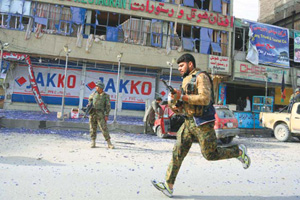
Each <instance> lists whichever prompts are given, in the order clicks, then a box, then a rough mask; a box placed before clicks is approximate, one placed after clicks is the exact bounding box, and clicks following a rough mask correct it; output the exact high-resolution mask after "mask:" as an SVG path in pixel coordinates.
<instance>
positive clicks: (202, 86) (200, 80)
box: [188, 73, 212, 106]
mask: <svg viewBox="0 0 300 200" xmlns="http://www.w3.org/2000/svg"><path fill="white" fill-rule="evenodd" d="M196 84H197V89H198V94H193V95H189V101H188V103H189V104H190V105H203V106H206V105H208V104H209V102H210V99H211V87H212V85H211V83H210V80H209V78H208V76H207V75H206V74H205V73H201V74H199V75H198V77H197V80H196Z"/></svg>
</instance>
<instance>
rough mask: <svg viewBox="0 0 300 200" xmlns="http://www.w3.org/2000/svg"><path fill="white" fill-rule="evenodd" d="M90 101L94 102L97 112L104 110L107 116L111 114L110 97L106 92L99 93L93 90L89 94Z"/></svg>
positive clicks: (94, 108)
mask: <svg viewBox="0 0 300 200" xmlns="http://www.w3.org/2000/svg"><path fill="white" fill-rule="evenodd" d="M89 102H93V110H96V112H103V113H104V115H105V116H108V115H109V112H110V109H111V108H110V97H109V95H108V94H106V93H105V92H102V93H101V94H99V93H98V92H93V93H92V94H91V95H90V96H89Z"/></svg>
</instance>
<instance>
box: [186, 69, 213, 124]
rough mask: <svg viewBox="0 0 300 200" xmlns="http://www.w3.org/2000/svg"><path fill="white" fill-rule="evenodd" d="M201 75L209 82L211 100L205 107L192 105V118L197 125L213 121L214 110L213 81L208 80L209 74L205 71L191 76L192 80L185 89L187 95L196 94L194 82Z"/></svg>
mask: <svg viewBox="0 0 300 200" xmlns="http://www.w3.org/2000/svg"><path fill="white" fill-rule="evenodd" d="M201 73H204V74H205V75H206V76H207V77H208V78H209V81H210V84H211V99H210V102H209V104H208V105H207V106H203V105H194V109H195V114H194V118H195V121H197V122H196V123H197V124H198V125H202V124H204V123H207V122H210V121H214V120H215V113H216V111H215V108H214V106H213V105H214V91H213V81H212V79H211V78H210V76H209V74H208V73H207V72H206V71H198V72H197V73H196V74H194V75H192V79H191V81H190V83H189V85H188V87H187V94H197V93H198V90H197V85H196V80H197V76H198V75H199V74H201Z"/></svg>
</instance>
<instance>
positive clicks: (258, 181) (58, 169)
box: [0, 128, 300, 200]
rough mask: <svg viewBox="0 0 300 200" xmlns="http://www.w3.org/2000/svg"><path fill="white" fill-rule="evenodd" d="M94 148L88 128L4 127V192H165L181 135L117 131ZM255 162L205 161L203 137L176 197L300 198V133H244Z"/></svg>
mask: <svg viewBox="0 0 300 200" xmlns="http://www.w3.org/2000/svg"><path fill="white" fill-rule="evenodd" d="M111 137H112V142H113V144H114V145H115V146H116V149H113V150H111V149H108V148H107V145H106V142H105V141H104V139H103V136H102V135H101V134H98V138H97V148H95V149H91V148H90V140H89V135H88V131H57V130H43V131H42V130H26V129H23V130H22V131H20V130H19V129H3V128H2V129H0V141H1V145H0V190H1V192H0V199H80V200H81V199H166V198H167V197H165V196H164V195H163V194H162V193H161V192H159V191H157V190H156V189H155V188H154V187H153V186H152V185H151V183H150V180H152V179H157V180H163V179H164V176H165V172H166V170H167V166H168V164H169V161H170V159H171V155H172V148H173V145H174V143H175V141H176V140H174V139H159V138H157V137H156V136H153V135H144V134H130V133H116V132H113V133H111ZM233 143H234V144H237V143H244V144H245V145H247V146H248V152H249V155H250V156H251V159H252V165H251V167H250V168H249V169H248V170H244V169H243V168H242V165H241V163H240V162H239V161H238V160H236V159H229V160H222V161H213V162H210V161H206V160H205V159H204V158H203V157H202V155H201V153H200V148H199V145H198V144H197V143H194V144H193V146H192V148H191V150H190V152H189V154H188V156H187V157H186V158H185V160H184V162H183V165H182V167H181V170H180V172H179V175H178V177H177V181H176V184H175V190H174V198H175V199H209V200H213V199H221V200H225V199H226V200H227V199H228V200H229V199H233V200H239V199H251V200H252V199H253V200H256V199H272V200H273V199H278V200H281V199H299V198H300V197H299V195H300V188H299V187H300V186H299V184H300V175H299V174H300V173H298V171H299V166H300V163H299V162H300V161H299V153H300V150H299V143H300V142H299V141H298V140H297V139H294V140H293V141H292V142H289V143H281V142H278V141H277V140H275V139H274V138H257V137H252V138H244V137H239V138H235V139H234V140H233Z"/></svg>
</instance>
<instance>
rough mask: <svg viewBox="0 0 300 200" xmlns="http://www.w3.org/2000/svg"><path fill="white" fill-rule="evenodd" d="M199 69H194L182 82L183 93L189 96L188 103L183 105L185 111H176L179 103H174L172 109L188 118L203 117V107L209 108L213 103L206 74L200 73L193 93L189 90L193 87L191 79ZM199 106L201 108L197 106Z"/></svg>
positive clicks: (210, 86)
mask: <svg viewBox="0 0 300 200" xmlns="http://www.w3.org/2000/svg"><path fill="white" fill-rule="evenodd" d="M198 71H199V69H194V70H193V71H191V72H190V74H189V75H188V76H186V77H185V78H184V79H183V81H182V86H181V87H182V92H183V94H186V95H188V96H189V100H188V102H185V101H184V103H183V110H179V111H176V106H175V104H176V103H177V102H172V105H171V108H172V110H173V111H175V112H176V113H183V114H185V115H186V116H188V117H192V116H195V115H196V116H201V115H202V113H203V107H202V106H207V105H209V103H210V102H211V100H212V99H211V95H212V94H211V88H212V85H211V83H210V80H209V77H208V76H207V75H206V74H205V73H200V74H199V75H198V76H197V77H196V82H195V83H194V86H193V91H192V90H191V89H190V88H189V87H190V85H191V79H192V77H193V75H194V76H195V75H196V74H197V72H198ZM197 105H199V106H197Z"/></svg>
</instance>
